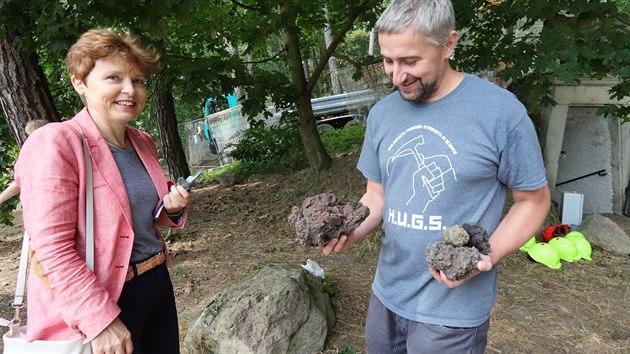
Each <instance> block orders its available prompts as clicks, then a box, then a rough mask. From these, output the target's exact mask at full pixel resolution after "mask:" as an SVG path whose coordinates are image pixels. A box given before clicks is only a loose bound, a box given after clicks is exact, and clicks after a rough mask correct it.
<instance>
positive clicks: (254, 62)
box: [244, 48, 287, 64]
mask: <svg viewBox="0 0 630 354" xmlns="http://www.w3.org/2000/svg"><path fill="white" fill-rule="evenodd" d="M286 51H287V49H286V48H284V49H282V50H281V51H279V52H278V53H276V54H275V55H274V56H272V57H269V58H267V59H262V60H255V61H246V62H244V63H245V64H262V63H266V62H269V61H272V60H274V59H276V58H277V57H279V56H280V54H282V53H286Z"/></svg>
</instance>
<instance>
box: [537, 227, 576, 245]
mask: <svg viewBox="0 0 630 354" xmlns="http://www.w3.org/2000/svg"><path fill="white" fill-rule="evenodd" d="M569 231H570V230H569V226H568V225H565V224H558V225H551V226H548V227H546V228H545V229H544V230H543V233H542V237H543V240H545V242H549V240H551V239H552V238H554V237H562V236H564V235H566V234H568V233H569Z"/></svg>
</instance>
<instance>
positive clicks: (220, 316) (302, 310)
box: [184, 264, 335, 354]
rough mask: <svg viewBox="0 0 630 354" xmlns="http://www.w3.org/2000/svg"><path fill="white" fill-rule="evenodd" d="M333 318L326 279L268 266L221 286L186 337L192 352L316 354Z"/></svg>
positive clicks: (296, 267) (283, 266) (294, 268)
mask: <svg viewBox="0 0 630 354" xmlns="http://www.w3.org/2000/svg"><path fill="white" fill-rule="evenodd" d="M334 322H335V315H334V312H333V310H332V307H331V304H330V299H329V297H328V294H326V293H325V292H324V291H323V286H322V279H321V278H318V277H315V276H313V275H311V274H310V273H309V272H308V271H306V270H304V269H303V268H302V267H301V266H299V265H295V264H270V265H267V266H265V267H263V268H262V269H260V270H259V271H257V272H255V273H254V274H251V275H249V276H248V277H246V278H245V279H243V280H242V281H240V282H239V283H237V284H234V285H232V286H229V287H227V288H225V289H224V290H222V291H221V292H220V293H219V294H217V295H215V296H214V297H213V298H211V299H210V302H209V304H208V305H207V306H206V308H205V310H204V311H203V313H202V314H201V316H200V317H199V318H198V319H197V321H196V322H195V324H194V325H193V326H192V327H191V328H190V329H189V331H188V333H187V335H186V338H185V339H184V347H185V348H184V349H185V351H186V352H188V353H230V354H233V353H235V354H236V353H243V354H244V353H252V354H253V353H256V354H257V353H295V354H298V353H299V354H302V353H317V352H320V351H321V350H322V349H323V348H324V342H325V340H326V337H327V336H328V334H330V333H331V331H332V327H333V325H334Z"/></svg>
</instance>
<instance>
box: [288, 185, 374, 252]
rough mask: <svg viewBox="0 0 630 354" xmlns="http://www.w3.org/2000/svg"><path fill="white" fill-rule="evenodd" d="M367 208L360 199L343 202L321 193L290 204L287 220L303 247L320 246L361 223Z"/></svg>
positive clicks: (331, 195)
mask: <svg viewBox="0 0 630 354" xmlns="http://www.w3.org/2000/svg"><path fill="white" fill-rule="evenodd" d="M369 214H370V209H368V207H366V206H364V205H363V204H361V203H360V202H348V203H345V204H344V203H342V202H341V201H340V200H339V199H338V198H337V197H336V196H335V195H334V194H330V193H322V194H318V195H315V196H312V197H308V198H306V199H304V202H303V203H302V207H301V208H298V207H293V209H292V210H291V214H290V215H289V218H288V221H289V225H291V226H292V227H293V228H294V229H295V232H296V234H297V240H298V242H299V243H300V244H301V245H303V246H320V245H323V244H325V243H326V242H328V241H329V240H331V239H333V238H338V237H340V236H342V235H346V234H348V233H350V232H351V231H352V230H354V229H356V228H357V227H359V225H361V223H362V222H363V220H365V218H367V217H368V215H369Z"/></svg>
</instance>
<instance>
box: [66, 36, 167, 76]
mask: <svg viewBox="0 0 630 354" xmlns="http://www.w3.org/2000/svg"><path fill="white" fill-rule="evenodd" d="M112 55H113V56H120V57H122V58H124V59H127V60H129V62H130V63H132V64H135V65H136V66H137V67H138V69H140V70H141V71H142V72H143V73H144V74H145V75H146V74H157V73H159V71H160V68H159V66H158V60H159V59H160V55H159V54H158V53H157V52H156V51H155V50H154V49H153V48H150V47H146V46H144V45H142V44H141V43H140V41H139V40H138V38H137V37H136V36H134V35H132V34H130V33H125V34H121V33H118V32H115V31H114V30H111V29H91V30H89V31H87V32H85V33H84V34H82V35H81V37H80V38H79V40H78V41H77V42H76V43H74V44H73V45H72V47H70V50H68V55H67V56H66V65H67V67H68V72H69V73H70V75H75V76H76V77H77V78H79V79H81V80H84V79H85V78H86V77H87V76H88V74H89V73H90V71H92V69H94V63H95V62H96V60H98V59H103V58H106V57H109V56H112Z"/></svg>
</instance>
